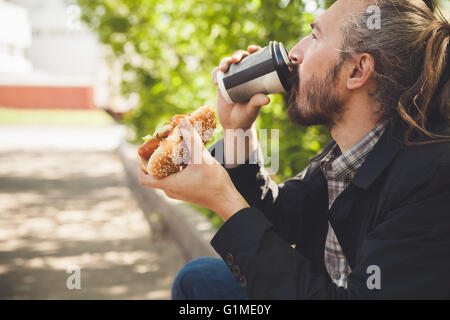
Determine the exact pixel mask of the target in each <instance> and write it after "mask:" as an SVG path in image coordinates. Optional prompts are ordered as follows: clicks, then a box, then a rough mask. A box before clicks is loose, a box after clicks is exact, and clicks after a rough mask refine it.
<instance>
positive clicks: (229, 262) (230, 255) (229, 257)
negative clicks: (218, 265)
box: [225, 253, 234, 267]
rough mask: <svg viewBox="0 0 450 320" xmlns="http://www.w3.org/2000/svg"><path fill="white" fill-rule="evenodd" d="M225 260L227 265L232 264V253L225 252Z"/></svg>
mask: <svg viewBox="0 0 450 320" xmlns="http://www.w3.org/2000/svg"><path fill="white" fill-rule="evenodd" d="M225 262H226V263H227V265H229V266H230V267H231V266H232V265H233V262H234V258H233V255H232V254H231V253H227V255H226V256H225Z"/></svg>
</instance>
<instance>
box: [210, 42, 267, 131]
mask: <svg viewBox="0 0 450 320" xmlns="http://www.w3.org/2000/svg"><path fill="white" fill-rule="evenodd" d="M259 49H261V47H259V46H253V45H252V46H249V47H248V48H247V50H248V51H245V50H238V51H236V52H235V53H233V55H232V56H231V57H226V58H223V59H222V60H221V61H220V64H219V66H218V67H215V68H214V69H213V71H212V72H211V77H212V80H213V82H214V83H215V84H216V86H217V77H216V75H217V72H218V71H219V70H220V71H222V72H227V70H228V67H229V65H230V64H232V63H239V62H240V61H241V60H242V59H243V58H244V57H246V56H248V55H249V54H251V53H253V52H256V51H258V50H259ZM269 102H270V99H269V97H268V96H267V95H265V94H262V93H258V94H255V95H254V96H253V97H252V98H251V99H250V101H247V102H242V103H232V104H229V103H227V102H226V101H225V99H224V98H223V97H222V94H221V93H220V90H219V88H217V115H218V117H219V122H220V124H221V125H222V128H223V129H224V130H225V129H244V130H247V129H250V128H251V127H252V126H253V124H254V122H255V120H256V118H257V117H258V114H259V110H260V109H261V106H264V105H267V104H269Z"/></svg>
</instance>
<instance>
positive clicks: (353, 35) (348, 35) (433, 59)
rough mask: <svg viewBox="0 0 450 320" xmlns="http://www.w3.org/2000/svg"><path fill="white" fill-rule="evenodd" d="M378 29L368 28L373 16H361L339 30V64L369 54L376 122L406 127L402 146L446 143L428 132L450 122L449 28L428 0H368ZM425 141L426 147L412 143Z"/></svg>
mask: <svg viewBox="0 0 450 320" xmlns="http://www.w3.org/2000/svg"><path fill="white" fill-rule="evenodd" d="M366 3H367V4H368V5H372V4H373V5H376V6H378V7H379V9H380V20H381V27H380V28H378V29H377V28H374V29H371V28H369V27H368V24H367V21H368V19H369V17H370V16H371V15H372V13H368V12H366V11H363V12H361V13H358V14H356V15H354V16H352V17H351V18H350V19H349V20H348V21H347V22H346V23H345V25H344V26H343V35H344V36H343V42H342V45H341V50H342V51H341V57H340V58H341V61H345V60H346V59H348V58H351V56H352V55H353V54H357V53H369V54H370V55H371V56H372V57H373V58H374V61H375V70H374V75H373V76H374V79H375V83H376V89H375V90H374V91H373V92H371V95H372V98H373V99H374V100H375V101H376V102H378V104H379V105H380V110H379V112H380V115H381V120H388V121H397V120H400V121H401V122H404V123H406V126H407V130H406V133H405V142H406V144H409V145H412V144H423V143H430V142H437V141H450V137H449V136H442V135H438V134H435V133H433V132H431V130H432V129H430V128H431V127H432V124H437V123H448V122H450V81H449V74H450V62H449V51H450V45H449V42H450V24H449V22H448V21H447V20H446V18H445V17H444V15H443V14H442V13H441V11H440V10H439V9H438V8H437V6H436V1H433V0H428V1H426V0H372V1H366ZM417 136H426V137H428V138H431V139H426V141H425V142H420V143H419V142H412V140H413V139H414V137H417Z"/></svg>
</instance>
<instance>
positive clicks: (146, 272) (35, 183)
mask: <svg viewBox="0 0 450 320" xmlns="http://www.w3.org/2000/svg"><path fill="white" fill-rule="evenodd" d="M122 135H123V128H121V127H120V126H103V127H31V126H26V127H20V126H3V127H0V299H23V298H25V299H169V298H170V286H171V284H172V281H173V277H174V276H175V275H176V273H177V271H178V270H179V269H180V268H181V267H182V265H183V264H184V260H183V258H182V255H181V253H180V252H179V250H178V248H177V247H176V246H175V244H174V243H173V242H172V241H171V240H170V239H167V238H164V237H162V238H161V237H153V236H152V230H150V229H149V225H148V223H147V221H146V219H145V218H144V215H143V213H142V212H141V210H140V208H139V207H138V204H137V203H136V201H135V200H134V199H133V196H132V194H131V192H130V189H129V188H128V186H127V183H126V180H125V176H124V170H123V167H122V164H121V162H120V160H119V159H118V157H117V156H116V154H115V153H114V148H116V147H117V145H118V143H119V139H120V137H121V136H122ZM71 265H75V266H78V267H79V268H80V270H81V289H80V290H76V289H74V290H69V289H67V287H66V280H67V278H68V277H69V276H70V274H68V273H67V272H66V271H67V268H68V267H70V266H71Z"/></svg>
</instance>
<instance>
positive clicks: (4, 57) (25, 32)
mask: <svg viewBox="0 0 450 320" xmlns="http://www.w3.org/2000/svg"><path fill="white" fill-rule="evenodd" d="M30 45H31V25H30V21H29V18H28V14H27V11H26V10H25V9H24V8H22V7H20V6H18V5H15V4H13V3H9V2H5V1H1V0H0V73H1V72H5V73H6V72H8V73H29V72H31V71H32V66H31V62H30V61H29V60H28V59H27V53H28V52H27V50H29V47H30Z"/></svg>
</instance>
